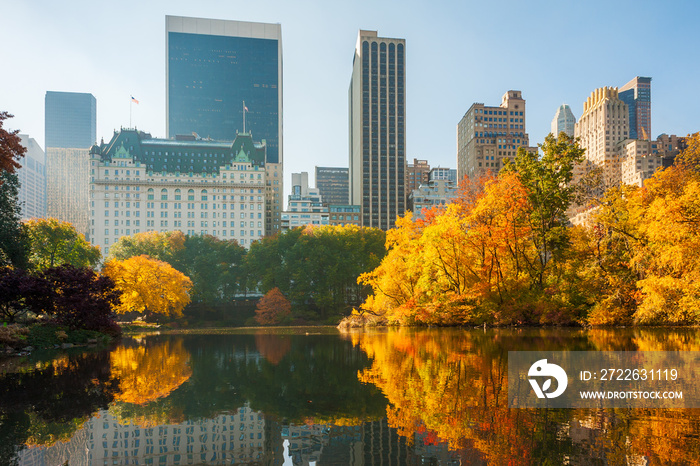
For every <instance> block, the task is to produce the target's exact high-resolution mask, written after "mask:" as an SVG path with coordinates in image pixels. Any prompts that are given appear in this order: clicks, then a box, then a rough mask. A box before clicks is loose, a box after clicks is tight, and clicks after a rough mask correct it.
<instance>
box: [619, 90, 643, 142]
mask: <svg viewBox="0 0 700 466" xmlns="http://www.w3.org/2000/svg"><path fill="white" fill-rule="evenodd" d="M618 95H619V97H620V100H621V101H623V102H624V103H626V104H627V109H628V111H629V127H630V128H629V129H630V134H629V137H630V139H643V140H645V141H650V140H651V78H645V77H642V76H637V77H636V78H634V79H632V80H631V81H630V82H628V83H627V84H625V85H624V86H622V87H621V88H620V89H619V90H618Z"/></svg>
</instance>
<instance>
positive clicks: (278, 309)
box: [255, 288, 292, 325]
mask: <svg viewBox="0 0 700 466" xmlns="http://www.w3.org/2000/svg"><path fill="white" fill-rule="evenodd" d="M291 312H292V305H291V303H290V302H289V300H288V299H287V298H285V297H284V295H283V294H282V292H281V291H280V290H279V288H273V289H271V290H270V291H268V292H267V293H266V294H265V296H263V297H262V298H261V299H260V301H258V305H257V309H256V310H255V320H256V321H257V322H258V323H259V324H260V325H276V324H279V323H280V322H282V320H284V318H285V317H287V316H288V315H289V314H290V313H291Z"/></svg>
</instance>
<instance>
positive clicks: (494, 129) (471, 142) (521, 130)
mask: <svg viewBox="0 0 700 466" xmlns="http://www.w3.org/2000/svg"><path fill="white" fill-rule="evenodd" d="M525 116H526V115H525V99H523V96H522V93H521V92H520V91H513V90H511V91H508V92H506V93H505V94H503V97H502V98H501V105H500V107H488V106H485V105H484V104H482V103H474V104H472V106H471V107H469V110H467V113H465V114H464V116H463V117H462V119H461V120H460V122H459V124H458V125H457V178H458V180H459V181H460V182H461V181H462V179H463V178H464V177H465V176H469V177H473V176H479V175H482V174H485V173H486V172H487V171H489V170H491V171H492V172H493V173H498V171H499V170H500V169H501V167H503V159H505V158H509V159H513V158H514V157H515V155H516V153H517V151H518V148H519V147H528V145H529V141H530V137H529V136H528V134H527V133H526V132H525Z"/></svg>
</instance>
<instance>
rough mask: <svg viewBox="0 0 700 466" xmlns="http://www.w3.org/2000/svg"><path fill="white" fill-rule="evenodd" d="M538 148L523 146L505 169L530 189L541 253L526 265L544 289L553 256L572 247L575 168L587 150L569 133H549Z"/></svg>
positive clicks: (534, 230)
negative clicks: (570, 227)
mask: <svg viewBox="0 0 700 466" xmlns="http://www.w3.org/2000/svg"><path fill="white" fill-rule="evenodd" d="M539 148H540V150H541V151H542V155H541V156H540V155H539V154H538V153H535V152H530V151H528V150H526V149H524V148H522V147H521V148H520V149H518V154H517V156H516V157H515V160H514V161H513V162H512V163H511V162H509V161H506V164H505V167H504V170H505V171H506V172H509V171H514V172H516V173H517V174H518V178H520V181H521V183H522V184H523V185H524V186H525V188H526V189H527V192H528V199H529V201H530V205H531V212H530V216H529V217H530V227H531V229H532V234H531V238H532V242H533V244H534V247H535V249H536V250H537V251H538V252H539V254H538V255H537V257H536V258H535V259H534V260H533V261H531V262H528V263H527V266H528V269H529V273H530V277H531V279H532V284H533V286H535V287H536V288H540V289H541V288H543V287H544V285H545V278H546V276H547V273H548V271H549V268H550V263H551V261H552V259H561V258H562V255H563V253H564V252H565V250H566V248H567V247H568V246H569V231H568V228H567V225H568V218H567V216H566V211H567V210H568V209H569V206H570V205H571V203H572V201H573V200H574V197H575V195H576V192H577V189H576V186H575V185H574V183H572V181H573V179H574V167H575V165H576V164H579V163H582V162H583V160H584V152H585V149H582V148H581V147H579V145H578V140H577V139H575V138H572V137H570V136H567V135H566V133H561V134H560V135H559V137H558V138H555V137H554V136H553V135H552V134H549V135H548V136H547V137H546V138H545V140H544V143H543V144H539ZM555 263H556V262H555Z"/></svg>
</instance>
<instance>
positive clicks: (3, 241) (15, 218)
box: [0, 170, 29, 268]
mask: <svg viewBox="0 0 700 466" xmlns="http://www.w3.org/2000/svg"><path fill="white" fill-rule="evenodd" d="M18 193H19V180H18V179H17V175H16V174H14V173H10V172H7V171H2V170H0V266H8V265H11V266H13V267H20V268H26V266H27V258H28V255H29V241H28V238H27V234H26V231H25V229H24V228H23V227H22V224H21V222H20V211H21V209H20V206H19V203H18V201H17V195H18Z"/></svg>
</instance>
